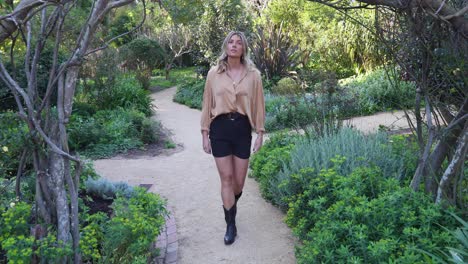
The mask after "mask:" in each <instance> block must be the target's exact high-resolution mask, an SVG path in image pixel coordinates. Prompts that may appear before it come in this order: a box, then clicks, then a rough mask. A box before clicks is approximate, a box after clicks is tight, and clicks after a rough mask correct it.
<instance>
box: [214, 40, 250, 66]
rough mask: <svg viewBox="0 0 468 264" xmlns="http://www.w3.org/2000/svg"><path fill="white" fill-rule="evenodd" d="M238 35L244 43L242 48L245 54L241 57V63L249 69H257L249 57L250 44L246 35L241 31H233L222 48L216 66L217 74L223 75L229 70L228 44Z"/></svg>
mask: <svg viewBox="0 0 468 264" xmlns="http://www.w3.org/2000/svg"><path fill="white" fill-rule="evenodd" d="M234 35H237V36H239V38H240V39H241V41H242V47H243V53H242V55H241V58H240V60H241V63H242V64H244V65H245V66H246V67H247V69H249V68H251V67H255V64H254V63H253V62H252V60H251V59H250V55H249V44H248V42H247V38H246V37H245V35H244V33H243V32H241V31H231V32H229V34H228V35H227V36H226V38H225V39H224V41H223V46H222V48H221V55H220V56H219V57H218V60H217V61H216V66H217V69H218V70H217V72H218V73H221V72H224V71H226V70H227V67H228V65H227V59H228V55H227V48H228V42H229V40H230V39H231V38H232V36H234Z"/></svg>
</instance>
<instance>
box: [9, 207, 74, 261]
mask: <svg viewBox="0 0 468 264" xmlns="http://www.w3.org/2000/svg"><path fill="white" fill-rule="evenodd" d="M1 211H3V208H1ZM30 217H31V205H29V204H27V203H24V202H19V203H12V204H11V206H10V207H9V208H8V210H6V211H4V212H3V213H2V217H1V218H0V245H1V249H2V250H4V251H5V252H6V257H7V259H8V263H30V262H31V257H32V256H33V255H37V256H39V257H40V259H41V261H42V262H43V263H60V259H61V258H63V257H66V256H71V255H72V254H73V251H72V249H71V245H69V244H67V245H64V244H63V243H62V242H61V241H57V238H56V234H55V232H54V230H51V229H50V228H49V230H48V231H47V236H45V237H43V238H40V239H35V237H34V236H32V235H31V231H30V228H31V226H32V225H31V224H30V223H29V221H30Z"/></svg>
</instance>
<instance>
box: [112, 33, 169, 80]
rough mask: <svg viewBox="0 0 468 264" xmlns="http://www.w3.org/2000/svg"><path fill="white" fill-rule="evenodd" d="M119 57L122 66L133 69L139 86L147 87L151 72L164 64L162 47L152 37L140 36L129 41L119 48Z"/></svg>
mask: <svg viewBox="0 0 468 264" xmlns="http://www.w3.org/2000/svg"><path fill="white" fill-rule="evenodd" d="M120 58H121V60H122V62H124V65H125V66H124V67H125V68H127V69H129V70H133V71H135V74H136V79H137V80H138V81H139V82H140V84H141V86H142V87H143V88H145V89H148V88H149V86H150V82H151V73H152V72H153V70H154V69H156V68H158V67H162V66H163V65H164V60H165V54H164V49H163V48H162V47H161V46H160V45H159V43H158V42H157V41H155V40H153V39H150V38H146V37H141V38H137V39H134V40H132V41H130V42H129V43H127V44H125V45H123V46H122V47H121V48H120Z"/></svg>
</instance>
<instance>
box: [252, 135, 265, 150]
mask: <svg viewBox="0 0 468 264" xmlns="http://www.w3.org/2000/svg"><path fill="white" fill-rule="evenodd" d="M262 145H263V134H258V136H257V139H256V140H255V143H254V147H253V150H252V151H253V153H256V152H257V151H259V150H260V148H262Z"/></svg>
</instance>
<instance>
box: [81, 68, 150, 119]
mask: <svg viewBox="0 0 468 264" xmlns="http://www.w3.org/2000/svg"><path fill="white" fill-rule="evenodd" d="M89 96H92V97H91V98H90V99H89V100H90V101H91V102H92V105H95V106H96V107H97V109H99V110H112V109H117V108H125V109H129V110H130V109H134V110H137V111H139V112H142V113H144V114H145V115H146V116H150V115H151V114H152V108H153V105H152V103H151V97H150V95H149V91H147V90H144V89H143V88H142V87H141V85H140V84H138V82H137V81H136V80H135V79H134V78H129V77H123V78H118V79H117V80H116V81H115V85H114V86H112V87H106V88H105V89H102V90H99V91H98V93H97V94H96V95H89Z"/></svg>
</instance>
